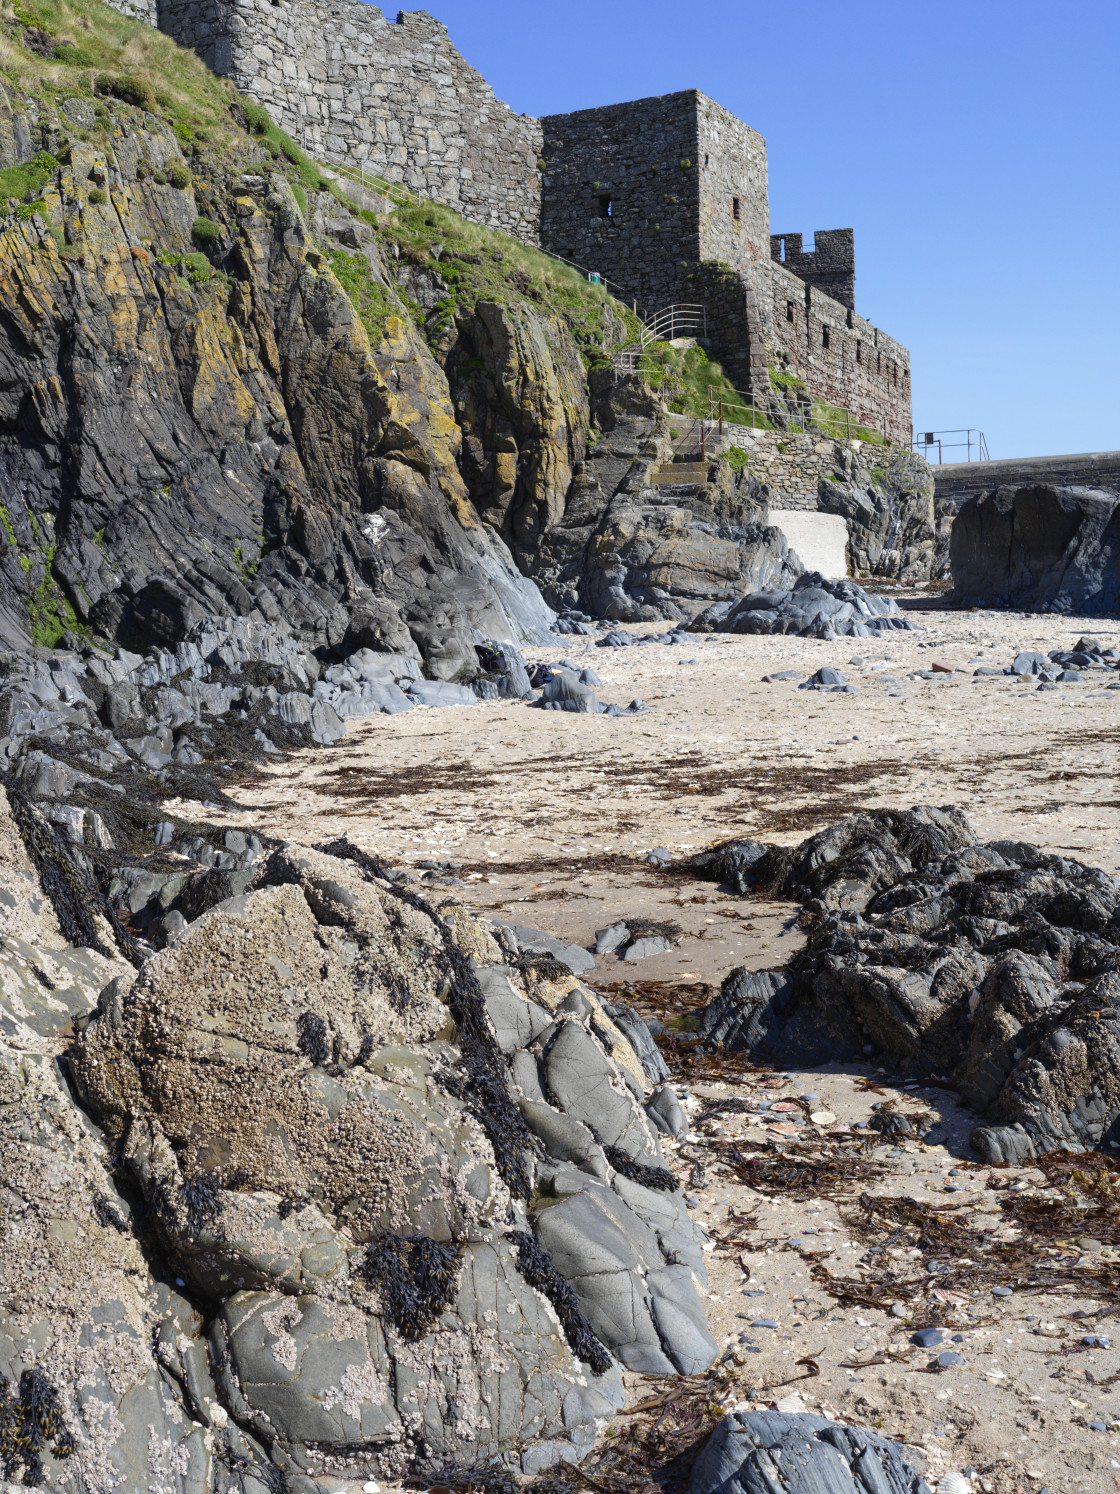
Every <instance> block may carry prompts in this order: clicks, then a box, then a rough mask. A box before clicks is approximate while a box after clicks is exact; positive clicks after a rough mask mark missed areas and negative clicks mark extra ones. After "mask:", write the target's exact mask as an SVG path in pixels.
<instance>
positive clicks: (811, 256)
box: [770, 228, 856, 311]
mask: <svg viewBox="0 0 1120 1494" xmlns="http://www.w3.org/2000/svg"><path fill="white" fill-rule="evenodd" d="M813 238H814V247H813V248H812V249H811V250H808V251H806V250H805V249H804V248H803V247H802V243H803V240H802V236H801V234H799V233H772V234H771V235H770V258H771V259H773V260H775V261H776V262H777V263H778V264H780V265H784V266H785V268H786V269H787V270H789V272H790V273H791V274H793V275H796V276H797V277H798V279H799V280H804V281H806V282H807V284H809V285H815V286H816V287H817V288H818V290H822V291H824V293H825V295H826V296H831V297H832V299H833V300H834V301H839V302H840V304H841V306H848V307H850V308H851V310H853V311H854V310H855V305H856V247H855V235H854V233H853V232H852V230H851V229H850V228H819V229H818V230H817V232H816V233H815V234H814V235H813Z"/></svg>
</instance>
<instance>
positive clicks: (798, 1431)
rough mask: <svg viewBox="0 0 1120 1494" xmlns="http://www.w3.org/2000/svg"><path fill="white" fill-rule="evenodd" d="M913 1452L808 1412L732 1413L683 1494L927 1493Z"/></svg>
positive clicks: (718, 1429)
mask: <svg viewBox="0 0 1120 1494" xmlns="http://www.w3.org/2000/svg"><path fill="white" fill-rule="evenodd" d="M923 1461H924V1459H921V1458H920V1457H918V1456H916V1455H915V1453H914V1451H913V1449H911V1448H909V1447H903V1446H902V1445H901V1444H900V1443H898V1442H890V1441H888V1440H887V1439H886V1438H885V1437H880V1436H878V1435H877V1434H876V1433H875V1432H872V1431H871V1430H870V1429H869V1428H868V1427H858V1426H844V1425H843V1424H842V1423H837V1422H833V1421H828V1420H827V1419H826V1418H825V1417H823V1416H814V1415H813V1414H812V1412H808V1411H801V1412H789V1413H786V1412H782V1411H732V1412H731V1413H730V1414H729V1415H727V1416H725V1417H724V1418H723V1420H722V1421H721V1422H720V1424H719V1425H718V1426H717V1427H716V1429H715V1431H714V1432H713V1433H712V1435H711V1436H710V1437H709V1438H708V1441H707V1442H706V1443H705V1444H704V1447H703V1448H702V1450H701V1452H700V1456H699V1457H698V1458H697V1459H696V1462H695V1463H694V1464H693V1468H692V1475H691V1478H690V1481H689V1486H688V1488H689V1494H754V1491H756V1490H760V1489H766V1490H768V1491H772V1494H888V1491H889V1494H930V1489H929V1485H928V1484H927V1483H926V1481H925V1479H924V1478H922V1476H921V1474H920V1473H919V1472H918V1470H917V1468H916V1467H915V1463H917V1462H923Z"/></svg>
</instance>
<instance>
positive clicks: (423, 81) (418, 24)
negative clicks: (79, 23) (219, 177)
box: [110, 0, 541, 243]
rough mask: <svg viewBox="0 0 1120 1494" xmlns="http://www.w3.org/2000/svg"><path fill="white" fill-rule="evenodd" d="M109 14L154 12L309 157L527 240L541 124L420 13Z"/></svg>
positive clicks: (266, 2)
mask: <svg viewBox="0 0 1120 1494" xmlns="http://www.w3.org/2000/svg"><path fill="white" fill-rule="evenodd" d="M110 3H115V4H117V5H118V8H120V9H122V10H125V9H129V10H132V7H134V6H136V5H140V6H144V5H147V4H153V5H155V4H158V18H157V19H158V25H159V28H160V30H162V31H165V32H167V33H168V35H170V36H173V37H174V38H175V39H176V41H179V42H181V43H183V45H184V46H189V47H192V48H193V49H194V50H195V51H196V52H198V54H199V55H200V56H201V57H202V58H203V60H204V61H205V62H207V63H208V64H209V65H210V66H211V67H212V68H213V69H214V71H215V72H217V73H222V74H227V75H228V76H229V77H230V78H231V79H232V80H233V82H234V83H235V84H236V86H237V87H238V88H239V89H241V90H242V92H244V93H246V94H248V95H249V96H250V97H251V98H254V99H257V100H258V101H259V102H260V103H262V104H264V106H265V107H266V108H267V109H268V111H269V113H270V114H271V115H272V117H273V119H274V120H275V121H276V123H277V124H278V125H279V126H280V127H281V129H284V130H287V131H288V133H289V134H290V135H291V136H292V137H293V139H295V140H297V141H298V142H299V144H300V145H301V146H303V148H304V149H305V150H306V151H307V152H308V153H309V154H311V155H314V156H316V157H317V158H318V159H319V160H322V161H324V162H327V163H331V162H335V163H346V164H349V165H353V166H357V165H359V164H360V163H361V162H363V161H365V162H367V163H368V164H369V166H370V168H371V169H372V170H373V171H375V172H377V173H378V174H380V175H382V176H385V177H388V178H389V180H390V181H397V182H402V183H404V184H405V185H406V186H408V187H411V188H413V189H414V190H415V191H418V192H421V193H422V194H423V195H424V196H426V197H431V198H433V199H434V200H435V201H437V202H441V203H444V204H445V205H446V206H448V207H451V208H454V209H455V210H456V211H458V212H461V213H463V215H464V216H465V217H468V218H471V219H473V220H474V221H476V222H480V223H485V224H488V225H489V226H491V227H493V228H498V229H502V230H504V231H505V232H507V233H511V234H514V235H515V236H516V237H517V238H520V239H522V240H524V241H526V242H528V243H536V242H537V239H538V234H539V220H540V172H539V168H538V166H537V161H538V159H539V157H540V154H541V130H540V125H539V124H538V122H537V121H536V120H535V119H532V118H530V117H529V116H528V115H518V114H514V112H513V111H512V110H511V109H510V108H508V107H507V105H505V104H503V103H502V102H501V100H499V99H498V98H496V97H495V95H494V91H493V89H492V88H491V87H490V86H489V84H488V83H486V81H485V80H484V79H483V78H482V77H481V75H480V74H479V73H477V72H476V71H475V69H474V68H473V67H471V66H470V65H469V63H467V62H466V61H465V60H464V59H463V58H462V57H461V56H460V54H459V53H458V52H457V51H456V49H455V48H454V47H453V46H452V44H451V41H450V38H449V37H448V34H447V28H446V27H445V26H443V25H442V24H441V23H440V22H439V21H436V20H434V19H433V18H432V17H431V16H430V15H428V14H427V13H426V12H425V11H413V12H404V11H402V12H401V13H400V15H399V17H398V19H397V20H396V21H390V20H388V19H386V17H385V15H384V14H383V13H382V12H381V11H380V10H379V9H378V8H377V7H376V6H373V5H363V4H360V3H358V0H110ZM132 13H136V14H140V16H141V19H151V17H150V16H147V15H144V14H142V13H141V12H137V11H134V10H133V11H132Z"/></svg>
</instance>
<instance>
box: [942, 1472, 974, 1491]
mask: <svg viewBox="0 0 1120 1494" xmlns="http://www.w3.org/2000/svg"><path fill="white" fill-rule="evenodd" d="M937 1494H972V1485H971V1484H970V1483H969V1481H968V1479H966V1478H965V1476H964V1474H963V1473H947V1474H946V1475H945V1476H944V1478H943V1479H941V1481H940V1482H939V1483H938V1485H937Z"/></svg>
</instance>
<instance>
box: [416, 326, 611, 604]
mask: <svg viewBox="0 0 1120 1494" xmlns="http://www.w3.org/2000/svg"><path fill="white" fill-rule="evenodd" d="M444 366H445V367H446V369H447V373H448V380H449V383H450V387H451V393H452V398H453V400H454V402H455V418H456V420H457V421H458V422H459V427H460V429H461V430H462V432H463V452H462V457H461V461H460V466H461V469H462V473H463V478H464V481H465V482H466V484H467V488H468V490H469V492H470V494H471V498H472V500H473V502H474V504H475V507H476V508H477V509H478V510H479V512H480V514H481V515H482V517H483V519H484V520H485V521H486V523H487V524H489V525H491V526H492V527H493V528H494V529H495V530H496V531H497V532H498V533H499V534H500V535H501V536H502V538H503V539H504V540H505V541H506V543H507V544H508V545H509V547H510V550H511V552H512V554H513V556H514V559H515V560H516V561H517V564H518V565H519V566H520V567H521V569H522V570H523V571H524V572H525V573H526V574H528V575H531V574H532V572H533V566H534V563H535V560H536V555H537V551H538V549H539V547H540V544H541V541H542V539H543V537H544V535H545V534H546V533H547V532H548V530H550V529H551V528H552V527H553V526H554V525H555V524H556V523H557V522H558V520H559V519H560V518H561V517H562V516H563V513H564V506H565V502H566V499H567V495H568V489H569V487H570V485H571V481H572V469H573V467H574V466H575V465H576V463H578V462H580V461H582V459H583V456H584V450H585V446H586V440H587V428H588V424H589V420H590V411H589V405H588V392H587V377H586V374H585V371H584V367H583V360H582V359H581V358H580V355H579V349H578V348H577V347H576V345H575V342H574V341H573V339H572V336H571V333H570V332H569V331H568V328H567V325H566V324H565V322H564V321H563V319H562V318H561V317H560V316H558V315H557V314H556V313H555V312H551V311H548V310H545V309H544V308H539V309H538V308H533V307H530V306H528V305H526V304H524V303H518V302H510V303H507V304H502V303H499V302H496V301H480V302H478V303H477V304H476V305H475V306H474V308H473V311H472V313H471V314H470V315H469V316H460V317H459V318H458V320H457V336H456V339H455V342H454V343H453V345H452V346H451V348H450V349H449V351H448V353H447V355H446V357H445V360H444Z"/></svg>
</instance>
